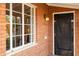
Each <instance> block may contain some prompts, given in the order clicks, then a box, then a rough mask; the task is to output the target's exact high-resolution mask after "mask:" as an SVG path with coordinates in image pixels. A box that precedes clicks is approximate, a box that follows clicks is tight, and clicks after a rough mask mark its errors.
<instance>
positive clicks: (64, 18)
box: [54, 13, 73, 56]
mask: <svg viewBox="0 0 79 59" xmlns="http://www.w3.org/2000/svg"><path fill="white" fill-rule="evenodd" d="M54 20H55V23H54V27H55V28H54V32H55V33H54V35H55V37H54V38H55V40H54V41H55V44H54V45H55V46H54V48H55V49H54V50H55V55H61V56H73V22H72V21H73V13H68V14H55V15H54Z"/></svg>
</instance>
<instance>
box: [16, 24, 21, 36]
mask: <svg viewBox="0 0 79 59" xmlns="http://www.w3.org/2000/svg"><path fill="white" fill-rule="evenodd" d="M16 35H22V25H16Z"/></svg>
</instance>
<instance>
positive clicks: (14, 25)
mask: <svg viewBox="0 0 79 59" xmlns="http://www.w3.org/2000/svg"><path fill="white" fill-rule="evenodd" d="M12 33H13V36H15V35H16V24H13V29H12Z"/></svg>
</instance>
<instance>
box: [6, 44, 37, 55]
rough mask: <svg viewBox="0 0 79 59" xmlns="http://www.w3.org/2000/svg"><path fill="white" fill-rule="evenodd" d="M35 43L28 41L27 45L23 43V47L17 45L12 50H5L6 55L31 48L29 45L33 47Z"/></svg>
mask: <svg viewBox="0 0 79 59" xmlns="http://www.w3.org/2000/svg"><path fill="white" fill-rule="evenodd" d="M35 45H37V43H29V44H27V45H24V46H23V47H18V48H16V49H13V50H12V51H9V52H6V56H11V55H13V54H16V53H18V52H20V51H23V50H25V49H28V48H31V47H33V46H35Z"/></svg>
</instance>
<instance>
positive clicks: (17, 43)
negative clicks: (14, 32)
mask: <svg viewBox="0 0 79 59" xmlns="http://www.w3.org/2000/svg"><path fill="white" fill-rule="evenodd" d="M21 45H22V36H16V37H13V48H15V47H18V46H21Z"/></svg>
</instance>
